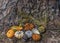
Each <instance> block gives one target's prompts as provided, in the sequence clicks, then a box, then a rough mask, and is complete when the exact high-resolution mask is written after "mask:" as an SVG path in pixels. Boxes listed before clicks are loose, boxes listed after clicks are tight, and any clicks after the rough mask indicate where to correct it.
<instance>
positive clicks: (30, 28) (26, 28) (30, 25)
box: [24, 23, 34, 30]
mask: <svg viewBox="0 0 60 43" xmlns="http://www.w3.org/2000/svg"><path fill="white" fill-rule="evenodd" d="M24 27H25V30H32V29H33V28H34V25H33V24H32V23H26V24H25V26H24Z"/></svg>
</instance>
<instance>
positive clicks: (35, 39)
mask: <svg viewBox="0 0 60 43" xmlns="http://www.w3.org/2000/svg"><path fill="white" fill-rule="evenodd" d="M32 39H33V40H34V41H39V40H40V39H41V36H40V35H39V34H33V35H32Z"/></svg>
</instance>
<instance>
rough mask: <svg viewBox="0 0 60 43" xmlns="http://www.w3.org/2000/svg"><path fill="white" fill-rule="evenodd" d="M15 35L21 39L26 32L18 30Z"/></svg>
mask: <svg viewBox="0 0 60 43" xmlns="http://www.w3.org/2000/svg"><path fill="white" fill-rule="evenodd" d="M14 35H15V37H16V38H18V39H21V38H22V37H23V36H24V32H23V31H16V32H15V34H14Z"/></svg>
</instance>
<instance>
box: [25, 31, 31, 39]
mask: <svg viewBox="0 0 60 43" xmlns="http://www.w3.org/2000/svg"><path fill="white" fill-rule="evenodd" d="M25 34H26V36H27V37H28V38H30V37H32V31H30V30H29V31H26V32H25Z"/></svg>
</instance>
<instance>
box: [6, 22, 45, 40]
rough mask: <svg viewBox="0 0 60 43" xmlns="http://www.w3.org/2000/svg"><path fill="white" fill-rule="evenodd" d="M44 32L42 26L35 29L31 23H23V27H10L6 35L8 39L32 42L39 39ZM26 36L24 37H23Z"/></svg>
mask: <svg viewBox="0 0 60 43" xmlns="http://www.w3.org/2000/svg"><path fill="white" fill-rule="evenodd" d="M44 31H45V28H44V26H42V25H41V26H38V27H36V26H35V25H34V24H33V23H25V24H24V25H23V26H22V25H19V26H12V27H11V28H10V29H9V30H8V31H7V33H6V36H7V37H8V38H13V37H16V38H18V39H22V38H23V39H24V40H25V39H26V38H32V39H33V40H34V41H38V40H40V39H41V33H42V32H44ZM25 36H26V37H25ZM24 37H25V38H24Z"/></svg>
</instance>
